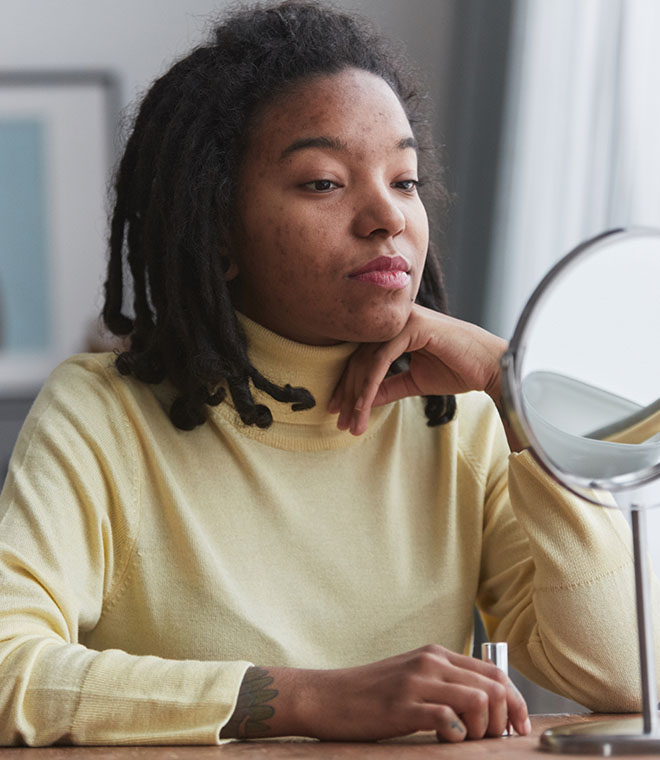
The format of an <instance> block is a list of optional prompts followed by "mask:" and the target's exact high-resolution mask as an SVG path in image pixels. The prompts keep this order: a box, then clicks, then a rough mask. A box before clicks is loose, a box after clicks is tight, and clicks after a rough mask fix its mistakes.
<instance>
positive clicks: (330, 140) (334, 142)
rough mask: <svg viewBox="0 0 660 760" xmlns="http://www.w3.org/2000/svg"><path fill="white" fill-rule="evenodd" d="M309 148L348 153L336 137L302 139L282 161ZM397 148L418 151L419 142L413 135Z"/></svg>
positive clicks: (290, 147)
mask: <svg viewBox="0 0 660 760" xmlns="http://www.w3.org/2000/svg"><path fill="white" fill-rule="evenodd" d="M307 148H324V149H325V150H333V151H344V152H348V151H349V147H348V145H347V144H346V143H345V142H343V141H342V140H338V139H337V138H336V137H325V136H319V137H301V138H300V139H299V140H294V141H293V142H292V143H291V144H290V145H287V147H286V148H284V150H283V151H282V153H281V154H280V161H282V160H283V159H285V158H286V157H287V156H290V155H291V154H292V153H295V152H296V151H299V150H306V149H307ZM396 148H397V149H399V150H406V149H407V148H412V149H413V150H414V151H417V140H415V138H414V137H413V136H412V135H411V136H410V137H402V138H401V139H400V140H399V141H398V142H397V143H396Z"/></svg>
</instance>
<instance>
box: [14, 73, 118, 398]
mask: <svg viewBox="0 0 660 760" xmlns="http://www.w3.org/2000/svg"><path fill="white" fill-rule="evenodd" d="M117 103H118V97H117V85H116V81H115V79H114V77H113V76H112V75H111V74H108V73H106V72H94V71H92V72H87V71H84V72H61V73H54V72H29V73H28V72H25V73H22V72H20V73H19V72H1V71H0V395H3V396H11V395H13V396H21V395H26V394H28V393H30V392H32V391H34V390H35V389H36V388H38V387H39V386H40V385H41V384H42V383H43V381H44V379H45V378H46V377H47V375H48V374H49V372H50V371H51V370H52V369H53V368H54V367H55V366H56V364H58V363H59V362H60V361H62V360H63V359H64V358H66V357H67V356H69V355H70V354H73V353H76V352H78V351H83V350H85V349H86V348H87V343H88V337H87V336H88V335H89V334H90V332H91V331H93V329H94V323H95V320H96V319H97V318H98V313H99V310H100V304H101V295H102V293H101V291H102V283H103V270H104V266H105V255H106V253H105V252H106V229H107V221H106V211H107V189H108V186H109V178H110V171H111V167H112V165H113V163H114V149H113V143H114V135H115V128H116V124H117V114H118V108H117Z"/></svg>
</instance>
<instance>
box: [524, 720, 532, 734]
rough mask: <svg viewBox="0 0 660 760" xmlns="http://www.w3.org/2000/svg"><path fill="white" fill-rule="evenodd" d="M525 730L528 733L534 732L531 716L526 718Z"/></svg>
mask: <svg viewBox="0 0 660 760" xmlns="http://www.w3.org/2000/svg"><path fill="white" fill-rule="evenodd" d="M523 731H524V732H525V733H526V734H531V733H532V721H531V720H530V719H529V718H525V725H524V726H523Z"/></svg>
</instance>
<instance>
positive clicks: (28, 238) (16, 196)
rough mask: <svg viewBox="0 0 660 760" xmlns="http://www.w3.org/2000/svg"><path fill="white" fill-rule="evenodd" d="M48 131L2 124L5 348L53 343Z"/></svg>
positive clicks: (0, 329) (0, 314)
mask: <svg viewBox="0 0 660 760" xmlns="http://www.w3.org/2000/svg"><path fill="white" fill-rule="evenodd" d="M44 150H45V148H44V128H43V124H42V123H41V122H39V121H38V120H35V119H7V120H3V121H0V230H2V234H1V235H0V347H2V350H3V351H5V352H7V353H10V354H11V353H33V352H36V351H45V350H47V349H48V347H49V345H50V342H51V335H50V327H51V325H50V322H49V313H50V303H49V299H50V293H49V287H48V256H47V250H46V246H47V239H46V234H47V233H46V229H47V224H46V218H47V217H46V214H47V208H46V176H45V161H44V157H45V154H44Z"/></svg>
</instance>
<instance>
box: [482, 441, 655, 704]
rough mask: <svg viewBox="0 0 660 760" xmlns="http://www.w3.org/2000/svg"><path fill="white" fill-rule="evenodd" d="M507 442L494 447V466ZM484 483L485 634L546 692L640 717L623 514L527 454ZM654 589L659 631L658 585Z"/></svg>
mask: <svg viewBox="0 0 660 760" xmlns="http://www.w3.org/2000/svg"><path fill="white" fill-rule="evenodd" d="M504 445H505V444H504V442H503V441H501V442H500V443H496V444H494V449H495V450H498V451H499V455H498V458H499V461H506V453H505V451H504ZM491 477H492V482H491V483H490V484H489V487H488V489H487V492H488V500H487V504H486V510H485V516H484V544H483V556H482V569H481V582H480V590H479V597H478V604H479V607H480V609H481V611H482V615H483V617H484V622H485V625H486V629H487V632H488V635H489V637H490V638H491V639H492V640H507V641H508V642H509V647H510V660H511V663H512V664H513V666H514V667H516V668H517V669H518V670H519V671H520V672H522V673H523V674H524V675H526V676H527V677H528V678H530V679H531V680H533V681H535V682H537V683H539V684H540V685H542V686H545V687H546V688H548V689H551V690H552V691H556V692H558V693H560V694H563V695H565V696H567V697H570V698H571V699H574V700H576V701H577V702H579V703H581V704H583V705H585V706H587V707H589V708H591V709H593V710H596V711H602V712H628V711H637V710H639V709H640V707H641V685H640V665H639V655H638V645H637V624H636V607H635V587H634V568H633V558H632V543H631V537H630V530H629V527H628V524H627V522H626V520H625V517H624V516H623V514H622V513H621V512H619V511H618V510H616V509H607V508H605V507H599V506H596V505H593V504H590V503H588V502H586V501H584V500H582V499H580V498H578V497H575V496H573V495H571V494H570V493H569V492H568V491H567V490H566V489H564V488H563V487H561V486H559V485H558V484H557V483H555V482H554V480H552V479H551V478H550V476H548V475H547V474H546V473H545V472H544V471H543V470H542V469H541V467H540V466H539V465H538V464H537V463H536V462H535V460H534V459H533V457H532V455H531V454H530V452H529V451H525V452H522V453H520V454H512V455H510V457H509V461H508V472H507V469H506V468H504V469H502V468H501V466H500V467H499V468H495V475H494V476H491ZM652 589H653V592H652V596H653V604H654V609H655V618H654V629H655V631H656V632H660V616H659V615H658V612H659V611H660V595H659V594H658V584H657V581H656V580H655V578H654V579H653V583H652ZM658 644H660V640H658V637H657V636H656V651H658ZM656 657H658V655H656ZM659 661H660V660H659Z"/></svg>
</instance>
